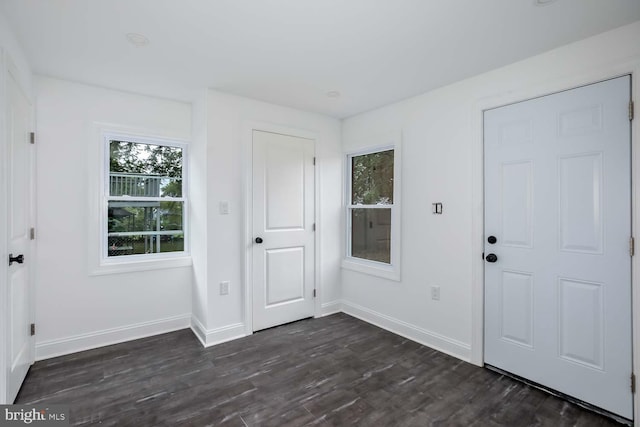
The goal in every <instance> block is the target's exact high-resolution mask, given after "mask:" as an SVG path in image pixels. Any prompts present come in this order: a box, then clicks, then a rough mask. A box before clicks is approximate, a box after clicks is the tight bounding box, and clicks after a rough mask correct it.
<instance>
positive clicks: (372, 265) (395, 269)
mask: <svg viewBox="0 0 640 427" xmlns="http://www.w3.org/2000/svg"><path fill="white" fill-rule="evenodd" d="M387 150H393V205H384V206H380V208H386V209H391V254H390V255H391V263H390V264H386V263H382V262H378V261H370V260H366V259H362V258H356V257H352V256H351V255H350V254H351V215H350V213H351V209H352V208H363V209H375V208H372V207H371V206H367V205H352V204H351V159H352V158H353V157H355V156H362V155H366V154H372V153H377V152H380V151H387ZM401 159H402V154H401V147H400V140H399V139H398V140H396V141H393V143H390V144H387V145H382V146H376V147H370V148H367V149H362V150H358V151H352V152H349V153H347V155H346V156H345V177H346V179H345V183H346V186H345V190H344V196H345V198H344V206H345V217H344V218H345V246H344V251H345V252H344V258H343V260H342V268H344V269H347V270H352V271H357V272H359V273H364V274H369V275H371V276H376V277H381V278H383V279H388V280H393V281H397V282H399V281H400V278H401V275H400V266H401V256H400V248H401V242H400V239H401V233H400V232H401V227H400V223H401V218H402V214H401V208H400V207H401V195H400V189H401V188H402V187H401V182H400V176H401V171H402V169H401Z"/></svg>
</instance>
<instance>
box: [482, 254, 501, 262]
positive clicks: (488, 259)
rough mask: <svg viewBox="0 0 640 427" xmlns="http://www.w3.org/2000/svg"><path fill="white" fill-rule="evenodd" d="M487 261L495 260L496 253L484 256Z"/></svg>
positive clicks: (496, 257) (496, 258)
mask: <svg viewBox="0 0 640 427" xmlns="http://www.w3.org/2000/svg"><path fill="white" fill-rule="evenodd" d="M485 259H486V260H487V262H496V261H497V260H498V256H497V255H496V254H489V255H487V256H486V257H485Z"/></svg>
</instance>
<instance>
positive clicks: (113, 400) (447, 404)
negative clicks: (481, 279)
mask: <svg viewBox="0 0 640 427" xmlns="http://www.w3.org/2000/svg"><path fill="white" fill-rule="evenodd" d="M16 403H19V404H30V403H47V404H66V405H70V407H71V411H70V412H71V413H70V417H71V423H72V425H77V426H85V425H87V426H88V425H94V424H100V425H103V426H127V425H131V426H162V425H167V426H176V425H184V426H208V425H212V426H239V427H254V426H277V427H282V426H293V427H298V426H321V427H327V426H351V425H359V426H376V427H377V426H383V427H384V426H447V427H449V426H465V427H467V426H490V427H498V426H509V427H513V426H518V427H520V426H523V427H524V426H553V427H557V426H619V425H620V424H617V423H616V422H615V421H613V420H611V419H609V418H606V417H603V416H601V415H598V414H595V413H593V412H590V411H587V410H585V409H583V408H580V407H578V406H576V405H574V404H572V403H569V402H566V401H564V400H562V399H559V398H557V397H554V396H551V395H549V394H547V393H544V392H542V391H540V390H538V389H535V388H532V387H530V386H528V385H526V384H523V383H520V382H517V381H515V380H513V379H511V378H508V377H506V376H504V375H500V374H499V373H496V372H492V371H489V370H487V369H483V368H478V367H476V366H473V365H471V364H468V363H465V362H462V361H460V360H458V359H456V358H454V357H451V356H448V355H446V354H443V353H440V352H437V351H435V350H433V349H430V348H427V347H424V346H422V345H420V344H417V343H415V342H413V341H410V340H407V339H405V338H402V337H400V336H398V335H395V334H392V333H390V332H387V331H384V330H382V329H380V328H377V327H375V326H372V325H370V324H367V323H365V322H362V321H360V320H358V319H355V318H353V317H350V316H348V315H346V314H336V315H332V316H328V317H324V318H321V319H308V320H303V321H300V322H296V323H292V324H288V325H284V326H281V327H278V328H273V329H268V330H265V331H261V332H258V333H255V334H253V335H252V336H249V337H246V338H242V339H238V340H235V341H231V342H228V343H224V344H220V345H217V346H214V347H210V348H206V349H205V348H203V347H202V346H201V345H200V343H199V342H198V341H197V339H196V338H195V337H194V336H193V334H192V333H191V331H189V330H182V331H177V332H172V333H169V334H164V335H159V336H155V337H150V338H145V339H141V340H136V341H131V342H127V343H123V344H117V345H113V346H109V347H103V348H99V349H95V350H89V351H85V352H81V353H76V354H72V355H68V356H62V357H58V358H54V359H49V360H45V361H41V362H37V363H36V364H34V365H33V366H32V368H31V370H30V372H29V374H28V375H27V378H26V380H25V383H24V385H23V387H22V389H21V391H20V393H19V395H18V398H17V401H16Z"/></svg>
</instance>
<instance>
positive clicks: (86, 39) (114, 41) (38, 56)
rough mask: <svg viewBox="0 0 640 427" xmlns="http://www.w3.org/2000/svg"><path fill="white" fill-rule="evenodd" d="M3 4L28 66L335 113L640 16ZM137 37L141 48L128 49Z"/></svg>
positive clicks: (346, 0)
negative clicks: (335, 94) (130, 36)
mask: <svg viewBox="0 0 640 427" xmlns="http://www.w3.org/2000/svg"><path fill="white" fill-rule="evenodd" d="M0 11H2V12H3V13H4V14H5V15H6V17H7V20H8V21H9V23H10V25H11V26H12V30H13V31H14V33H15V34H16V35H17V37H18V39H19V41H20V42H21V44H22V46H23V48H24V50H25V52H26V54H27V57H28V59H29V60H30V62H31V65H32V67H33V70H34V72H35V73H37V74H42V75H48V76H53V77H59V78H63V79H69V80H75V81H79V82H85V83H91V84H96V85H100V86H105V87H110V88H116V89H121V90H126V91H131V92H136V93H143V94H149V95H155V96H161V97H167V98H173V99H180V100H187V101H188V100H191V99H192V97H193V96H194V93H195V91H197V90H198V89H202V88H205V87H209V88H214V89H218V90H221V91H225V92H230V93H234V94H238V95H243V96H247V97H250V98H255V99H260V100H264V101H268V102H272V103H275V104H281V105H286V106H291V107H294V108H299V109H303V110H307V111H315V112H318V113H323V114H327V115H331V116H334V117H338V118H343V117H348V116H351V115H354V114H357V113H359V112H362V111H366V110H370V109H373V108H376V107H379V106H382V105H386V104H389V103H391V102H394V101H398V100H401V99H404V98H407V97H410V96H413V95H417V94H420V93H423V92H426V91H429V90H431V89H434V88H437V87H440V86H443V85H446V84H448V83H452V82H455V81H458V80H461V79H464V78H466V77H470V76H473V75H476V74H479V73H482V72H485V71H488V70H491V69H494V68H497V67H500V66H503V65H506V64H509V63H512V62H515V61H518V60H520V59H524V58H526V57H529V56H532V55H535V54H538V53H541V52H544V51H546V50H549V49H552V48H554V47H557V46H560V45H563V44H567V43H570V42H573V41H576V40H579V39H582V38H585V37H588V36H591V35H595V34H598V33H600V32H603V31H606V30H609V29H612V28H615V27H618V26H621V25H624V24H627V23H631V22H634V21H637V20H640V0H558V1H557V2H555V3H551V4H548V5H545V6H538V5H536V4H535V2H534V0H101V1H98V0H0ZM132 32H134V33H140V34H144V35H145V36H147V37H148V38H149V39H150V41H151V42H150V44H149V45H148V46H146V47H135V46H133V45H131V44H129V43H128V42H127V40H126V38H125V34H126V33H132ZM639 42H640V41H639ZM594 54H597V52H594ZM331 90H337V91H339V92H340V93H341V96H340V97H339V98H329V97H327V95H326V93H327V91H331Z"/></svg>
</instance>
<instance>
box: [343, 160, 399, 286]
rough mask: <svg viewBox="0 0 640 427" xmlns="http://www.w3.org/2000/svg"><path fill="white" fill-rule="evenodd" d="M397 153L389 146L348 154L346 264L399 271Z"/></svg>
mask: <svg viewBox="0 0 640 427" xmlns="http://www.w3.org/2000/svg"><path fill="white" fill-rule="evenodd" d="M396 154H397V153H396V150H395V148H394V147H389V148H385V149H381V150H377V151H369V152H364V153H357V154H351V155H349V156H348V157H347V161H348V176H349V182H348V189H347V197H348V199H347V224H348V232H347V261H348V262H349V263H351V265H348V266H349V267H353V263H357V264H360V265H361V266H362V265H364V266H368V267H369V268H374V269H377V270H378V271H380V270H382V271H388V272H395V275H397V274H399V272H398V269H397V264H398V261H399V253H398V250H397V248H398V245H397V240H398V237H399V236H398V235H397V234H398V231H397V230H398V226H397V223H398V219H399V216H398V194H397V186H398V183H397V180H396V164H397V158H396ZM343 265H344V263H343ZM365 272H371V271H365ZM383 275H384V274H383ZM395 275H392V276H391V277H390V278H396V277H395Z"/></svg>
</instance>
